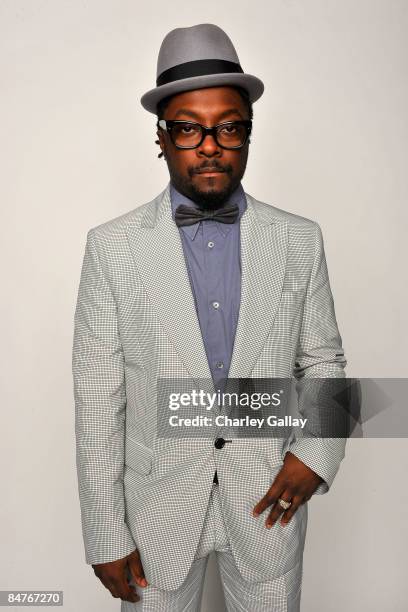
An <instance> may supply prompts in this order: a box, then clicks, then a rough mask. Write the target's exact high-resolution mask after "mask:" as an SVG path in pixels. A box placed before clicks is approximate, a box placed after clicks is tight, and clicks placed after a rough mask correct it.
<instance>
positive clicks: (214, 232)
mask: <svg viewBox="0 0 408 612" xmlns="http://www.w3.org/2000/svg"><path fill="white" fill-rule="evenodd" d="M170 198H171V207H172V216H173V219H174V214H175V211H176V208H177V206H179V205H180V204H185V205H187V206H191V207H193V208H198V206H197V204H196V203H195V202H194V201H192V200H190V199H189V198H187V197H186V196H184V195H183V194H181V193H180V192H179V191H177V189H176V188H175V187H174V185H173V184H172V183H171V182H170ZM227 203H228V204H237V205H238V207H239V216H238V218H237V219H236V221H235V223H231V224H227V223H220V222H219V221H215V220H212V219H211V220H210V219H204V220H203V221H198V222H197V223H194V224H192V225H185V226H181V227H179V231H180V237H181V241H182V245H183V251H184V257H185V261H186V266H187V271H188V275H189V278H190V284H191V289H192V293H193V296H194V301H195V306H196V312H197V316H198V320H199V324H200V329H201V334H202V337H203V342H204V347H205V350H206V354H207V359H208V365H209V367H210V371H211V375H212V378H213V381H214V385H215V386H216V389H217V388H218V389H220V388H221V391H222V390H223V388H224V385H225V382H226V379H227V378H228V371H229V367H230V363H231V356H232V350H233V346H234V339H235V332H236V328H237V322H238V315H239V307H240V301H241V241H240V219H241V217H242V215H243V213H244V212H245V210H246V207H247V202H246V197H245V192H244V189H243V187H242V184H241V183H240V184H239V186H238V187H237V188H236V189H235V191H234V192H233V193H232V194H231V196H230V197H229V198H228V200H227V201H226V202H225V204H227Z"/></svg>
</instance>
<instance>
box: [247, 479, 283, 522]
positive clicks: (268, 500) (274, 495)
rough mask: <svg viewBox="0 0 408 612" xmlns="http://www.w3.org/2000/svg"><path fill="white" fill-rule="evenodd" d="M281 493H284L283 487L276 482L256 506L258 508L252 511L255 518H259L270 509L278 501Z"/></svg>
mask: <svg viewBox="0 0 408 612" xmlns="http://www.w3.org/2000/svg"><path fill="white" fill-rule="evenodd" d="M281 493H282V487H281V486H280V485H279V484H277V483H276V480H275V482H274V483H273V485H272V486H271V487H270V489H269V490H268V492H267V493H266V494H265V495H264V496H263V498H262V499H261V500H259V502H258V503H257V504H256V506H255V507H254V509H253V510H252V514H253V515H254V516H258V515H259V514H262V512H264V511H265V510H266V508H268V507H269V506H271V505H272V504H274V503H275V501H276V500H277V499H278V497H279V495H280V494H281Z"/></svg>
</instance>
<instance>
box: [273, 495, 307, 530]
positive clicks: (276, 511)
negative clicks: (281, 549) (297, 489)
mask: <svg viewBox="0 0 408 612" xmlns="http://www.w3.org/2000/svg"><path fill="white" fill-rule="evenodd" d="M279 497H280V498H281V499H283V500H285V501H290V502H291V505H290V507H289V508H288V509H287V510H284V508H282V506H281V505H280V504H279V502H278V501H277V502H276V503H275V505H274V506H273V508H272V510H271V511H270V513H269V516H268V518H267V519H266V523H265V526H266V527H267V528H268V529H270V528H271V527H273V525H274V524H275V523H276V521H277V520H278V519H279V518H280V517H281V515H282V513H283V515H284V516H286V519H287V520H286V522H285V523H284V524H285V525H286V524H287V522H288V520H290V518H291V517H292V516H293V515H294V514H295V512H296V510H297V509H298V508H299V506H300V504H301V501H302V498H301V497H299V496H296V495H293V493H292V492H291V491H290V490H289V489H286V490H285V491H284V492H283V493H282V495H280V496H279ZM289 510H290V514H289V518H287V517H288V513H289ZM282 518H283V517H282ZM282 518H281V521H282Z"/></svg>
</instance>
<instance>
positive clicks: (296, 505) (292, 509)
mask: <svg viewBox="0 0 408 612" xmlns="http://www.w3.org/2000/svg"><path fill="white" fill-rule="evenodd" d="M295 499H296V498H295ZM304 501H306V500H302V499H300V500H299V501H298V502H292V505H291V506H290V508H288V509H287V510H285V512H284V513H283V515H282V516H281V520H280V522H281V525H282V526H283V527H284V526H285V525H287V524H288V523H289V521H290V519H291V518H292V516H293V515H294V514H295V512H296V510H297V509H298V508H299V506H301V505H302V503H304Z"/></svg>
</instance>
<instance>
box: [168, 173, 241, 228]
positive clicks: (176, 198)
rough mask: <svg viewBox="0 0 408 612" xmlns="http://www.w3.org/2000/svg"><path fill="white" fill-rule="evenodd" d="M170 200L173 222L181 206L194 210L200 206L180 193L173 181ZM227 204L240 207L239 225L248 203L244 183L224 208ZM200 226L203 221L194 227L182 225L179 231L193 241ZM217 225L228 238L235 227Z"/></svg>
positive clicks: (233, 193) (223, 224)
mask: <svg viewBox="0 0 408 612" xmlns="http://www.w3.org/2000/svg"><path fill="white" fill-rule="evenodd" d="M170 200H171V210H172V217H173V220H174V215H175V212H176V208H177V206H179V205H180V204H185V205H186V206H191V207H192V208H198V204H197V203H196V202H194V201H193V200H191V199H190V198H188V197H187V196H185V195H183V194H182V193H180V192H179V191H178V190H177V189H176V188H175V187H174V185H173V183H172V182H171V181H170ZM227 204H237V205H238V208H239V215H238V218H237V219H236V221H235V223H238V222H239V220H240V219H241V217H242V215H243V214H244V212H245V210H246V207H247V201H246V197H245V192H244V188H243V187H242V183H239V185H238V187H237V188H236V189H235V190H234V191H233V192H232V193H231V195H230V196H229V198H228V199H227V200H226V201H225V203H224V204H223V206H225V205H227ZM200 224H201V221H197V223H193V224H192V225H182V226H180V227H179V229H181V230H183V231H184V233H185V234H186V235H187V236H189V237H190V238H191V240H194V238H195V237H196V235H197V231H198V228H199V227H200ZM215 224H216V226H217V228H218V230H219V232H220V233H221V234H222V235H223V236H226V235H227V234H228V232H229V231H230V230H231V228H232V226H233V225H234V224H232V223H231V224H229V223H220V222H219V221H216V222H215Z"/></svg>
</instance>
